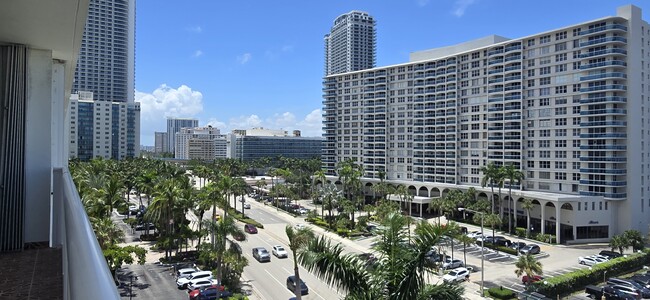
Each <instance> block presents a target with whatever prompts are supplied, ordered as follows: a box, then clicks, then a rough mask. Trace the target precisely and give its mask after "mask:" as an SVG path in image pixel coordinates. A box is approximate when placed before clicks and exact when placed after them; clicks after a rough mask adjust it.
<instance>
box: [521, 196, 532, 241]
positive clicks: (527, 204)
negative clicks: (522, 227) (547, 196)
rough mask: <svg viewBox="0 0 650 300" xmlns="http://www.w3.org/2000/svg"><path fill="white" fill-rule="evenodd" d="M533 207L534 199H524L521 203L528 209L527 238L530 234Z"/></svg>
mask: <svg viewBox="0 0 650 300" xmlns="http://www.w3.org/2000/svg"><path fill="white" fill-rule="evenodd" d="M533 207H534V205H533V200H530V199H524V201H523V202H522V203H521V208H523V209H524V210H526V238H528V236H530V210H532V209H533Z"/></svg>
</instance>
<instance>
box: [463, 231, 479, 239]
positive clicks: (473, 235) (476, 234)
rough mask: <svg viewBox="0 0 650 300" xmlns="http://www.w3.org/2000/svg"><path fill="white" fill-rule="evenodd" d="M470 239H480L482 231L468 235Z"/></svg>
mask: <svg viewBox="0 0 650 300" xmlns="http://www.w3.org/2000/svg"><path fill="white" fill-rule="evenodd" d="M466 235H467V236H468V237H471V238H473V239H475V238H478V236H479V235H482V234H481V232H480V231H472V232H470V233H468V234H466Z"/></svg>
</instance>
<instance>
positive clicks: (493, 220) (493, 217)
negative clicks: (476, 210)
mask: <svg viewBox="0 0 650 300" xmlns="http://www.w3.org/2000/svg"><path fill="white" fill-rule="evenodd" d="M480 217H481V215H480V214H476V215H474V218H479V219H478V222H480ZM483 218H484V219H483V222H485V224H488V225H490V227H492V236H495V232H496V228H497V226H499V225H501V222H502V221H501V217H499V215H498V214H487V215H485V216H484V217H483ZM474 221H475V222H476V221H477V220H476V219H475V220H474ZM478 222H477V223H478Z"/></svg>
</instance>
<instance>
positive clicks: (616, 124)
mask: <svg viewBox="0 0 650 300" xmlns="http://www.w3.org/2000/svg"><path fill="white" fill-rule="evenodd" d="M603 126H606V127H610V126H611V127H625V126H627V122H625V121H591V122H580V127H603Z"/></svg>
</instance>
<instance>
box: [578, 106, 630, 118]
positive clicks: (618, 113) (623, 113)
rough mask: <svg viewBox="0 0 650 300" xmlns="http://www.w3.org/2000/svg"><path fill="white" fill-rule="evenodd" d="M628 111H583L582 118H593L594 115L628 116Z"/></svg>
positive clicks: (612, 109) (615, 109) (616, 109)
mask: <svg viewBox="0 0 650 300" xmlns="http://www.w3.org/2000/svg"><path fill="white" fill-rule="evenodd" d="M626 114H627V110H626V109H621V108H610V109H590V110H581V111H580V115H581V116H592V115H626Z"/></svg>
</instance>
